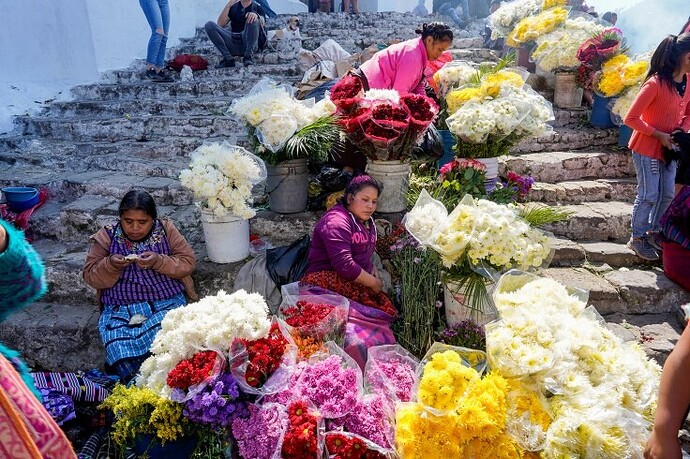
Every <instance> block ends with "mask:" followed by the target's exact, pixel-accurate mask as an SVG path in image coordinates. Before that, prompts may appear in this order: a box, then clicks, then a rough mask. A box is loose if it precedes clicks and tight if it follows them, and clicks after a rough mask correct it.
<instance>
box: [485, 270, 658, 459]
mask: <svg viewBox="0 0 690 459" xmlns="http://www.w3.org/2000/svg"><path fill="white" fill-rule="evenodd" d="M494 302H495V304H496V307H497V308H498V310H499V312H500V314H501V319H500V320H499V321H498V322H496V323H494V324H491V326H487V330H486V340H487V353H488V355H489V362H490V365H491V368H492V371H496V372H498V373H500V374H502V375H504V376H506V377H511V378H518V379H519V380H520V381H523V383H524V384H528V386H527V387H526V388H525V390H526V391H531V392H533V393H536V394H543V395H545V396H547V398H546V399H542V400H541V401H540V403H542V402H546V411H548V412H549V413H550V414H551V415H552V417H553V421H552V422H551V423H550V424H548V426H547V423H545V422H544V419H543V415H541V414H538V415H537V417H536V418H534V419H533V420H532V421H531V423H532V426H533V427H535V428H536V427H537V426H540V428H539V429H536V430H535V431H536V432H537V433H539V430H545V433H543V434H542V435H538V436H537V437H535V439H538V438H539V436H541V437H542V439H543V450H542V451H541V457H546V458H556V457H572V456H586V457H599V458H625V457H641V456H642V451H643V449H644V444H645V442H646V439H647V436H648V429H649V428H650V427H651V423H652V422H653V417H654V411H655V409H656V394H657V391H658V386H659V378H660V368H659V366H658V365H657V364H656V363H654V362H653V361H650V360H649V359H648V358H647V357H646V355H645V353H644V351H643V350H642V349H641V347H640V346H639V344H638V343H636V342H632V341H631V342H627V343H624V342H622V341H621V339H620V338H618V337H617V336H616V335H614V334H613V333H612V332H611V331H609V330H608V329H607V328H606V327H605V326H603V321H602V320H601V318H600V316H598V314H597V313H596V311H594V310H593V309H592V308H591V307H589V308H588V307H587V303H586V294H583V292H580V291H577V290H568V289H567V288H566V287H564V286H563V285H561V284H559V283H558V282H556V281H554V280H551V279H547V278H540V277H537V276H534V275H531V274H527V273H522V272H518V271H511V272H509V273H507V274H506V275H504V276H503V278H501V280H500V281H499V283H498V285H497V287H496V290H495V293H494ZM531 386H534V387H536V390H534V389H533V388H531ZM535 406H537V408H538V409H541V408H542V407H543V406H539V404H535ZM539 417H541V419H542V420H541V421H539V420H538V418H539ZM530 419H532V418H531V417H530ZM536 443H539V441H536V442H535V444H536Z"/></svg>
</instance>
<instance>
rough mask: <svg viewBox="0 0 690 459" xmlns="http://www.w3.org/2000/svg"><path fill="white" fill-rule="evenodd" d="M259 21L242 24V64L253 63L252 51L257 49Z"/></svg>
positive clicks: (254, 51)
mask: <svg viewBox="0 0 690 459" xmlns="http://www.w3.org/2000/svg"><path fill="white" fill-rule="evenodd" d="M260 27H261V25H260V24H259V21H255V22H252V23H251V24H245V25H244V32H242V43H243V44H244V64H245V65H250V64H253V63H254V53H256V51H257V50H258V49H259V28H260Z"/></svg>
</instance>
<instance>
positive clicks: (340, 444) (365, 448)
mask: <svg viewBox="0 0 690 459" xmlns="http://www.w3.org/2000/svg"><path fill="white" fill-rule="evenodd" d="M326 448H327V449H328V457H329V458H331V459H346V458H347V459H385V458H386V456H385V455H384V454H382V453H381V452H379V451H377V450H376V449H372V448H371V447H370V446H369V442H368V441H366V440H364V439H363V438H360V437H359V436H356V435H352V434H350V435H344V434H341V433H337V432H328V434H327V435H326Z"/></svg>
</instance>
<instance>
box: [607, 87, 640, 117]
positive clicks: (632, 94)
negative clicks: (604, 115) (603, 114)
mask: <svg viewBox="0 0 690 459" xmlns="http://www.w3.org/2000/svg"><path fill="white" fill-rule="evenodd" d="M640 89H642V84H639V83H638V84H636V85H634V86H630V87H628V88H626V89H625V90H624V91H623V93H622V94H621V95H620V97H618V98H616V100H615V101H614V102H613V105H612V106H611V114H612V115H613V116H614V121H615V122H616V124H618V125H621V124H623V120H624V119H625V116H626V115H627V114H628V110H630V107H631V106H632V103H633V102H634V101H635V98H636V97H637V95H638V94H639V93H640Z"/></svg>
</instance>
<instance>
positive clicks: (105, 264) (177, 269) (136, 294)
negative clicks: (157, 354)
mask: <svg viewBox="0 0 690 459" xmlns="http://www.w3.org/2000/svg"><path fill="white" fill-rule="evenodd" d="M118 214H119V216H120V218H119V221H118V222H117V223H115V224H111V225H106V226H105V227H103V228H102V229H101V230H100V231H99V232H98V233H96V234H94V235H93V236H91V246H90V248H89V253H88V254H87V256H86V264H85V265H84V270H83V276H84V280H85V281H86V283H87V284H89V285H90V286H92V287H94V288H95V289H97V290H98V300H99V302H100V303H101V304H102V307H103V310H102V313H101V317H100V320H99V321H98V330H99V332H100V334H101V339H102V340H103V344H104V345H105V352H106V362H107V363H108V365H110V366H113V367H114V368H115V370H116V371H117V374H118V375H119V376H120V378H122V379H123V380H125V381H126V380H128V379H131V378H132V377H133V376H135V375H136V373H137V371H138V370H139V367H140V366H141V363H142V362H143V361H144V360H145V359H146V357H148V354H149V348H150V347H151V343H152V342H153V339H154V338H155V336H156V333H157V332H158V330H160V326H161V325H160V324H161V321H162V320H163V317H165V314H166V313H167V312H168V311H170V310H172V309H175V308H178V307H180V306H184V305H185V304H186V303H187V300H186V299H185V294H186V295H187V297H189V298H190V299H192V300H196V299H197V296H196V292H195V291H194V284H193V282H192V278H191V277H190V275H191V274H192V272H193V271H194V268H195V266H196V256H195V255H194V251H193V250H192V247H191V246H190V245H189V243H188V242H187V241H186V240H185V238H184V237H183V236H182V235H181V234H180V232H179V231H178V230H177V228H176V227H175V225H174V224H173V223H172V222H171V221H170V220H167V219H159V218H158V211H157V209H156V203H155V202H154V200H153V198H152V197H151V195H149V194H148V193H147V192H145V191H140V190H132V191H129V192H128V193H127V194H125V196H124V197H123V198H122V201H121V202H120V206H119V210H118Z"/></svg>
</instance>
